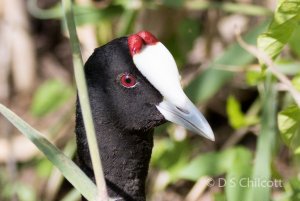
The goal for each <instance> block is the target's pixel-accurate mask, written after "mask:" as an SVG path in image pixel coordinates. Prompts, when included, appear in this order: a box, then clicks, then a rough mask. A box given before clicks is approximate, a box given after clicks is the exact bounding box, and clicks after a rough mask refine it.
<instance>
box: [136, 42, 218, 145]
mask: <svg viewBox="0 0 300 201" xmlns="http://www.w3.org/2000/svg"><path fill="white" fill-rule="evenodd" d="M133 61H134V64H135V65H136V67H137V68H138V70H139V71H140V72H141V73H142V74H143V76H145V77H146V78H147V79H148V80H149V82H150V83H151V84H152V85H153V86H154V87H155V88H156V89H157V90H158V91H159V92H160V93H161V94H162V96H163V97H164V100H163V101H162V102H161V103H159V104H158V105H157V106H156V107H157V109H158V110H159V111H160V112H161V114H162V115H163V116H164V117H165V119H166V120H169V121H171V122H174V123H176V124H179V125H181V126H183V127H185V128H186V129H188V130H191V131H193V132H195V133H198V134H200V135H202V136H204V137H206V138H208V139H210V140H213V141H214V140H215V137H214V134H213V131H212V129H211V127H210V125H209V124H208V122H207V121H206V119H205V118H204V116H203V115H202V114H201V112H199V110H198V109H197V108H196V106H194V104H193V103H192V102H191V101H190V100H189V99H188V97H187V96H186V95H185V93H184V92H183V90H182V88H181V85H180V76H179V73H178V69H177V65H176V62H175V60H174V58H173V56H172V54H171V53H170V52H169V50H168V49H167V48H166V47H165V46H164V45H163V44H162V43H160V42H157V43H155V44H151V45H145V46H144V47H143V48H142V49H141V51H140V52H139V53H136V54H134V55H133Z"/></svg>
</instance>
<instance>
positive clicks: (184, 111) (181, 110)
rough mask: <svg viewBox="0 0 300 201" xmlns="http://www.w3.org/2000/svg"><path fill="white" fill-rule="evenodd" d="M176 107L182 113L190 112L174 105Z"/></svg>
mask: <svg viewBox="0 0 300 201" xmlns="http://www.w3.org/2000/svg"><path fill="white" fill-rule="evenodd" d="M176 109H177V110H179V111H180V112H182V113H184V114H190V112H189V111H188V110H186V109H183V108H181V107H178V106H176Z"/></svg>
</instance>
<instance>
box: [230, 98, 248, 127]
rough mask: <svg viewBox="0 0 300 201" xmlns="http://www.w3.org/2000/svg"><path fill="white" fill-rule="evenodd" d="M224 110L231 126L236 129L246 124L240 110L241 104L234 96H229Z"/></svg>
mask: <svg viewBox="0 0 300 201" xmlns="http://www.w3.org/2000/svg"><path fill="white" fill-rule="evenodd" d="M226 111H227V114H228V119H229V123H230V125H231V126H232V127H233V128H235V129H238V128H241V127H243V126H245V125H246V120H245V115H244V113H243V112H242V110H241V104H240V103H239V102H238V100H237V99H236V98H235V97H234V96H229V98H228V100H227V105H226Z"/></svg>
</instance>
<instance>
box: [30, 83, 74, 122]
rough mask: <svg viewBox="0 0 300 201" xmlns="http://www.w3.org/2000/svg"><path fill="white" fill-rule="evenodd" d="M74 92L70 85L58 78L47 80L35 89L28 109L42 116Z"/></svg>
mask: <svg viewBox="0 0 300 201" xmlns="http://www.w3.org/2000/svg"><path fill="white" fill-rule="evenodd" d="M73 94H74V90H73V89H72V87H71V86H68V85H66V84H64V83H63V82H61V81H59V80H48V81H46V82H44V83H43V84H42V85H41V86H40V87H39V88H38V89H37V91H36V93H35V94H34V97H33V101H32V104H31V108H30V111H31V112H32V113H33V114H34V115H36V116H38V117H41V116H44V115H46V114H48V113H49V112H52V111H54V110H55V109H57V108H58V107H59V106H61V105H62V104H63V103H64V102H65V101H66V100H68V99H69V98H70V97H71V96H72V95H73Z"/></svg>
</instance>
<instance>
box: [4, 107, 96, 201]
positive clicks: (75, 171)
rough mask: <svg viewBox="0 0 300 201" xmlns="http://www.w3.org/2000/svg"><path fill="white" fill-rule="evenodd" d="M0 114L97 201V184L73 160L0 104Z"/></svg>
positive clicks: (75, 185)
mask: <svg viewBox="0 0 300 201" xmlns="http://www.w3.org/2000/svg"><path fill="white" fill-rule="evenodd" d="M0 113H1V114H2V115H3V116H4V117H5V118H7V119H8V120H9V121H10V122H11V123H12V124H13V125H14V126H15V127H16V128H17V129H18V130H19V131H20V132H21V133H22V134H24V135H25V136H26V137H27V138H28V139H29V140H31V141H32V142H33V143H34V144H35V145H36V146H37V148H38V149H39V150H40V151H41V152H43V153H44V154H45V156H46V157H47V158H48V159H49V160H50V161H51V162H52V163H53V165H55V166H56V167H57V168H58V169H59V170H60V171H61V173H62V174H63V175H64V176H65V178H66V179H67V180H68V181H69V182H70V183H71V184H72V185H73V186H74V187H75V188H76V189H77V190H78V191H79V192H80V193H81V194H82V195H83V196H84V197H86V198H87V199H88V200H96V197H95V196H96V192H97V189H96V186H95V184H94V183H93V182H92V181H91V180H90V179H89V178H88V177H87V176H86V175H85V174H84V173H83V172H82V170H81V169H80V168H79V167H78V166H77V165H76V164H75V163H74V162H73V161H72V160H71V159H69V158H68V157H66V156H65V155H64V154H63V153H62V152H61V151H60V150H59V149H58V148H56V147H55V146H54V145H53V144H51V143H50V142H49V141H48V140H47V139H46V138H44V137H43V136H42V134H41V133H40V132H38V131H37V130H35V129H34V128H32V127H31V126H30V125H28V124H27V123H26V122H25V121H23V120H22V119H21V118H20V117H18V116H17V115H16V114H14V113H13V112H12V111H11V110H9V109H8V108H6V107H5V106H3V105H2V104H0Z"/></svg>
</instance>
